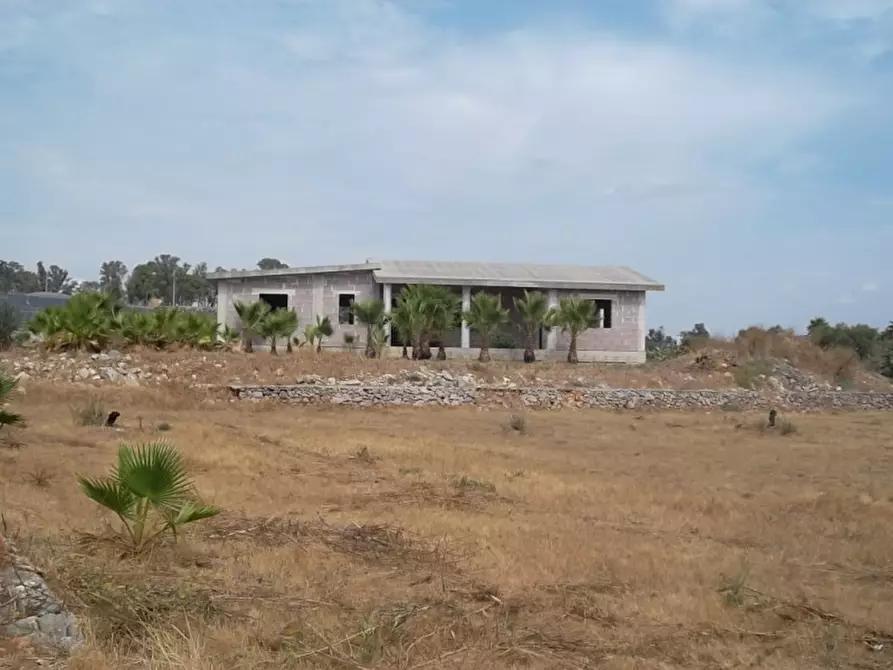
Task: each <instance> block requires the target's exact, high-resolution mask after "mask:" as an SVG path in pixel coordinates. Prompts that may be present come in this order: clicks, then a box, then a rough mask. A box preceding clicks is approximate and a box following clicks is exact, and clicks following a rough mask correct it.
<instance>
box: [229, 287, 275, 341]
mask: <svg viewBox="0 0 893 670" xmlns="http://www.w3.org/2000/svg"><path fill="white" fill-rule="evenodd" d="M234 307H235V308H236V314H238V315H239V321H241V330H242V348H243V349H244V350H245V353H248V354H250V353H251V352H253V351H254V342H253V341H252V340H253V339H254V337H255V336H256V335H259V334H260V326H261V324H262V323H263V321H264V317H266V315H267V312H269V311H270V307H269V305H267V303H265V302H264V301H263V300H258V301H257V302H248V303H246V302H236V303H235V304H234Z"/></svg>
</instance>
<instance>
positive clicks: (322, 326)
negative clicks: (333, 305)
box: [313, 314, 335, 354]
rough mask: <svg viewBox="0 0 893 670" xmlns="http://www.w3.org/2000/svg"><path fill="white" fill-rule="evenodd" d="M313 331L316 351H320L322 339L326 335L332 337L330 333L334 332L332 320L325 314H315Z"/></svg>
mask: <svg viewBox="0 0 893 670" xmlns="http://www.w3.org/2000/svg"><path fill="white" fill-rule="evenodd" d="M313 332H314V335H315V336H316V353H318V354H319V353H322V341H323V340H324V339H325V338H327V337H332V333H334V332H335V329H334V328H332V320H331V319H330V318H329V317H327V316H324V317H322V318H320V317H319V314H317V315H316V323H315V324H314V325H313Z"/></svg>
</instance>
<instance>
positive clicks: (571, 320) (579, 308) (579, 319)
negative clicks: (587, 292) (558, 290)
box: [547, 297, 597, 363]
mask: <svg viewBox="0 0 893 670" xmlns="http://www.w3.org/2000/svg"><path fill="white" fill-rule="evenodd" d="M547 323H548V324H549V325H550V326H556V327H558V328H561V331H562V332H565V333H570V336H571V341H570V345H569V346H568V349H567V362H568V363H579V362H580V359H579V358H578V357H577V338H578V336H579V335H580V333H582V332H583V331H584V330H587V329H589V328H592V327H593V326H595V325H597V324H595V304H594V303H593V302H592V301H591V300H583V299H582V298H576V297H571V298H562V299H561V301H560V302H559V304H558V307H557V308H555V307H553V308H552V309H551V310H550V311H549V315H548V317H547Z"/></svg>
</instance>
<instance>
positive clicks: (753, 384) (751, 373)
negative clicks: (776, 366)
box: [734, 360, 772, 390]
mask: <svg viewBox="0 0 893 670" xmlns="http://www.w3.org/2000/svg"><path fill="white" fill-rule="evenodd" d="M734 374H735V382H736V383H737V384H738V386H740V387H741V388H744V389H750V390H754V389H756V388H758V387H759V386H760V385H761V384H762V383H763V382H764V381H765V379H761V376H762V377H768V376H769V375H770V374H772V366H771V365H770V364H769V363H768V362H767V361H761V360H753V361H747V362H745V363H743V364H741V365H739V366H738V367H737V368H735V373H734Z"/></svg>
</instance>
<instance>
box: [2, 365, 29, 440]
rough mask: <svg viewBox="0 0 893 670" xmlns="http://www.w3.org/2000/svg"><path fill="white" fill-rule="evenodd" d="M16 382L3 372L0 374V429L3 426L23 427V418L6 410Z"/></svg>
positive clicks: (16, 384)
mask: <svg viewBox="0 0 893 670" xmlns="http://www.w3.org/2000/svg"><path fill="white" fill-rule="evenodd" d="M18 383H19V382H18V380H17V379H16V378H15V377H11V376H10V375H8V374H6V373H5V372H0V428H3V427H4V426H23V425H24V424H25V418H24V417H23V416H22V415H21V414H17V413H16V412H10V411H9V410H8V409H6V404H7V403H8V402H9V397H10V396H11V395H12V392H13V391H15V389H16V386H18Z"/></svg>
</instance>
